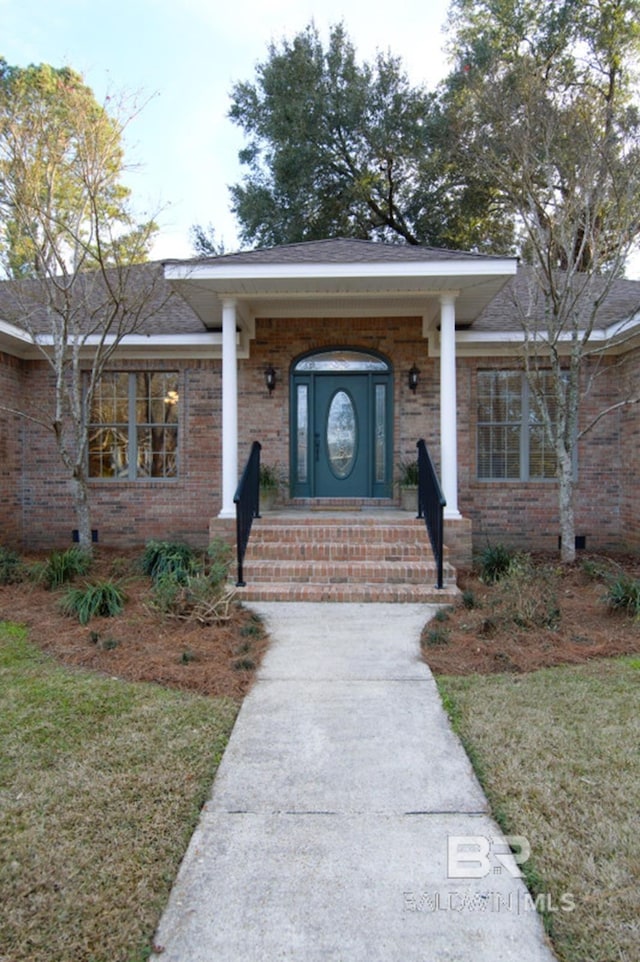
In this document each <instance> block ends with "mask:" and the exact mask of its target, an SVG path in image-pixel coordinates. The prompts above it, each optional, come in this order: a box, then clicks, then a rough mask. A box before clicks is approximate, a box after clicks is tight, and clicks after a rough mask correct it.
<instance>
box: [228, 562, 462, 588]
mask: <svg viewBox="0 0 640 962" xmlns="http://www.w3.org/2000/svg"><path fill="white" fill-rule="evenodd" d="M447 574H449V578H450V577H451V576H450V573H448V572H447V573H445V583H446V581H447V580H448V579H447ZM244 578H245V581H247V583H250V582H251V583H255V582H261V583H269V582H285V583H292V582H301V583H307V584H396V585H402V584H404V585H422V584H427V583H429V582H435V580H436V568H435V565H433V564H431V565H415V566H414V567H408V566H407V565H400V564H398V565H387V566H385V565H382V564H380V565H375V566H373V567H368V568H364V567H358V566H354V565H351V564H347V565H346V566H342V567H341V566H340V565H339V564H329V565H324V564H320V565H318V564H309V565H305V564H297V563H293V564H278V563H276V564H271V565H268V564H260V563H256V564H253V563H252V564H246V565H245V566H244Z"/></svg>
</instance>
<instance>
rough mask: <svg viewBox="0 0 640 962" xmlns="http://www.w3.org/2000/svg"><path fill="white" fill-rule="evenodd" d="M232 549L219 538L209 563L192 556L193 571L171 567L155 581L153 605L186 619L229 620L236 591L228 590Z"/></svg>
mask: <svg viewBox="0 0 640 962" xmlns="http://www.w3.org/2000/svg"><path fill="white" fill-rule="evenodd" d="M230 562H231V548H230V547H229V545H228V544H227V542H226V541H223V540H222V539H217V540H216V541H214V542H212V544H211V545H210V546H209V549H208V551H207V562H206V564H205V563H204V562H203V561H199V560H198V559H196V558H195V556H192V563H191V568H190V570H188V569H187V568H180V567H171V566H167V568H166V570H163V571H162V572H161V573H160V574H159V575H158V577H157V578H156V579H155V582H154V585H153V589H152V602H151V603H152V605H153V607H154V608H156V610H157V611H160V612H162V614H165V615H171V616H173V617H175V618H180V619H182V620H193V621H199V622H201V624H215V623H217V622H220V621H225V620H227V619H228V618H229V609H230V604H231V600H232V598H233V595H234V594H235V592H234V591H233V590H231V589H229V588H228V587H227V579H228V576H229V565H230Z"/></svg>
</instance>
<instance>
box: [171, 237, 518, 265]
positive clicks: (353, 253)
mask: <svg viewBox="0 0 640 962" xmlns="http://www.w3.org/2000/svg"><path fill="white" fill-rule="evenodd" d="M492 259H495V260H498V259H499V260H504V258H497V257H496V258H493V257H492V256H491V255H486V254H471V253H468V252H466V251H453V250H446V249H443V248H436V247H417V246H415V245H412V244H382V243H379V242H376V241H367V240H357V239H355V238H349V237H336V238H331V239H329V240H319V241H304V242H301V243H299V244H283V245H282V246H280V247H266V248H259V249H258V250H253V251H240V252H238V253H235V254H221V255H219V256H216V257H197V258H192V259H191V260H189V261H177V260H167V261H165V263H167V264H174V263H187V264H216V265H224V264H229V265H232V264H344V263H347V264H377V263H380V264H384V263H387V264H388V263H402V262H406V261H422V262H433V261H452V260H464V261H468V260H492Z"/></svg>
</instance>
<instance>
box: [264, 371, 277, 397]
mask: <svg viewBox="0 0 640 962" xmlns="http://www.w3.org/2000/svg"><path fill="white" fill-rule="evenodd" d="M264 383H265V384H266V386H267V390H268V392H269V394H273V392H274V389H275V386H276V372H275V369H274V368H273V367H271V366H270V367H268V368H266V369H265V372H264Z"/></svg>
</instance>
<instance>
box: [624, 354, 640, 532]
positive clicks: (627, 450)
mask: <svg viewBox="0 0 640 962" xmlns="http://www.w3.org/2000/svg"><path fill="white" fill-rule="evenodd" d="M622 384H623V386H624V392H625V397H627V398H640V349H637V350H635V351H632V352H630V353H629V354H628V355H626V356H625V358H624V361H623V363H622ZM620 436H621V441H622V444H621V448H622V456H621V459H620V460H621V465H620V475H621V485H622V497H621V505H620V530H621V532H622V533H623V535H624V540H625V542H626V546H627V547H629V548H633V549H635V550H640V402H639V403H636V404H633V405H629V406H627V407H624V408H623V409H622V411H621V412H620Z"/></svg>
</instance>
